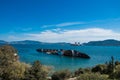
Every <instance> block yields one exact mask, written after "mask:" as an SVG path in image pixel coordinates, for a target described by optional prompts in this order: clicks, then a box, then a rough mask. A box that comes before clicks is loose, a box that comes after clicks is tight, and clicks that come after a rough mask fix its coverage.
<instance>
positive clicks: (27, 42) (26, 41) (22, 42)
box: [9, 40, 41, 44]
mask: <svg viewBox="0 0 120 80" xmlns="http://www.w3.org/2000/svg"><path fill="white" fill-rule="evenodd" d="M9 43H10V44H40V43H41V42H39V41H32V40H24V41H12V42H9Z"/></svg>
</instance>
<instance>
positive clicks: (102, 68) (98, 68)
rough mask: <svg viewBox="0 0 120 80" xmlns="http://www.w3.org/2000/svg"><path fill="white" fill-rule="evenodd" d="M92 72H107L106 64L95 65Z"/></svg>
mask: <svg viewBox="0 0 120 80" xmlns="http://www.w3.org/2000/svg"><path fill="white" fill-rule="evenodd" d="M92 72H99V73H101V74H106V73H107V66H106V65H97V66H95V67H93V68H92Z"/></svg>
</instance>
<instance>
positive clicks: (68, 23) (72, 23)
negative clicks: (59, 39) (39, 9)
mask: <svg viewBox="0 0 120 80" xmlns="http://www.w3.org/2000/svg"><path fill="white" fill-rule="evenodd" d="M79 24H84V22H65V23H60V24H52V25H43V26H42V28H47V27H65V26H73V25H79Z"/></svg>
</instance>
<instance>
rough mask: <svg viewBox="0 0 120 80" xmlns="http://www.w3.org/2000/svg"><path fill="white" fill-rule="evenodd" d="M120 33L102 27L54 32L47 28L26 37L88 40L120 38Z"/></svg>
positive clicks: (47, 40) (55, 40)
mask: <svg viewBox="0 0 120 80" xmlns="http://www.w3.org/2000/svg"><path fill="white" fill-rule="evenodd" d="M119 36H120V33H116V32H114V31H112V30H108V29H102V28H88V29H80V30H63V31H60V32H59V30H58V31H57V32H54V31H52V30H46V31H43V32H40V33H37V34H25V35H24V38H23V37H21V39H30V40H38V41H42V42H76V41H80V42H82V43H83V42H88V41H96V40H105V39H117V40H120V37H119Z"/></svg>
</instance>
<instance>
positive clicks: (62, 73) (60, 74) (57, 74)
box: [52, 70, 71, 80]
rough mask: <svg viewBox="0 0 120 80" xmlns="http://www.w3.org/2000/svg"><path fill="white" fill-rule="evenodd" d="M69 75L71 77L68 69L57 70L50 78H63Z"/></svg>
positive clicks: (58, 79) (53, 79) (61, 79)
mask: <svg viewBox="0 0 120 80" xmlns="http://www.w3.org/2000/svg"><path fill="white" fill-rule="evenodd" d="M69 77H71V72H70V71H69V70H63V71H57V72H55V73H54V74H53V75H52V80H65V79H67V78H69Z"/></svg>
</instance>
